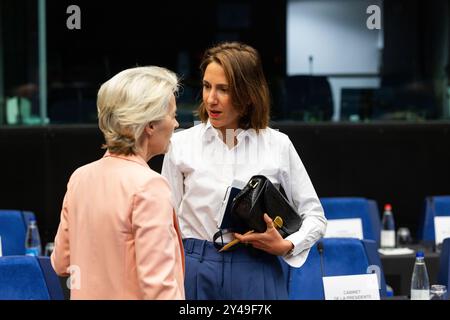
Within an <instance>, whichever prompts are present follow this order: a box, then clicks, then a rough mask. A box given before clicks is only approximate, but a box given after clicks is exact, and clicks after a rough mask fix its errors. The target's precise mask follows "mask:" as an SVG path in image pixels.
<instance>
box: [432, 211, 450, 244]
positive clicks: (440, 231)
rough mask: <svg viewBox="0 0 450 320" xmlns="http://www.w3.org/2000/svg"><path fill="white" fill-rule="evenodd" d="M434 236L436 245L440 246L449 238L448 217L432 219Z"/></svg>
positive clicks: (449, 218) (449, 225)
mask: <svg viewBox="0 0 450 320" xmlns="http://www.w3.org/2000/svg"><path fill="white" fill-rule="evenodd" d="M434 234H435V237H434V239H435V242H436V245H439V244H441V243H442V242H443V241H444V239H445V238H450V216H436V217H434Z"/></svg>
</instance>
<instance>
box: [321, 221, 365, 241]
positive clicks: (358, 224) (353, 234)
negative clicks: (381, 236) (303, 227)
mask: <svg viewBox="0 0 450 320" xmlns="http://www.w3.org/2000/svg"><path fill="white" fill-rule="evenodd" d="M325 238H357V239H363V228H362V221H361V218H352V219H329V220H328V223H327V231H326V232H325Z"/></svg>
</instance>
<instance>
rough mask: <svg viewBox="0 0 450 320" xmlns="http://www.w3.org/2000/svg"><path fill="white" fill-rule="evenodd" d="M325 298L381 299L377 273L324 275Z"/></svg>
mask: <svg viewBox="0 0 450 320" xmlns="http://www.w3.org/2000/svg"><path fill="white" fill-rule="evenodd" d="M323 288H324V291H325V300H380V291H379V289H378V278H377V275H376V274H375V273H369V274H358V275H351V276H338V277H324V278H323Z"/></svg>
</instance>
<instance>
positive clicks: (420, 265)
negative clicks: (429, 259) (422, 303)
mask: <svg viewBox="0 0 450 320" xmlns="http://www.w3.org/2000/svg"><path fill="white" fill-rule="evenodd" d="M411 300H430V280H429V278H428V272H427V266H426V265H425V258H424V255H423V252H422V251H418V252H417V253H416V262H415V264H414V270H413V274H412V279H411Z"/></svg>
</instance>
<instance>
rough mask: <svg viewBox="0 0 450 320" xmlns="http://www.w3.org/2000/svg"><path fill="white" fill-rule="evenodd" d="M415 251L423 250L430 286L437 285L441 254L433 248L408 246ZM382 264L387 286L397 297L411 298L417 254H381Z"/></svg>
mask: <svg viewBox="0 0 450 320" xmlns="http://www.w3.org/2000/svg"><path fill="white" fill-rule="evenodd" d="M408 247H409V248H411V249H413V250H414V251H417V250H422V251H423V252H424V255H425V265H426V266H427V271H428V277H429V279H430V286H431V285H433V284H437V283H438V281H437V278H438V272H439V257H440V253H439V252H436V251H435V250H434V249H433V248H430V247H422V246H420V245H412V246H408ZM380 258H381V264H382V265H383V271H384V276H385V278H386V284H387V285H389V286H390V287H392V289H393V290H394V295H395V296H409V295H410V290H411V277H412V273H413V269H414V262H415V260H416V255H415V253H411V254H400V255H383V254H380Z"/></svg>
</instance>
